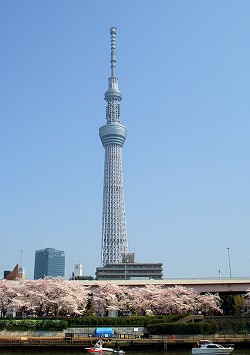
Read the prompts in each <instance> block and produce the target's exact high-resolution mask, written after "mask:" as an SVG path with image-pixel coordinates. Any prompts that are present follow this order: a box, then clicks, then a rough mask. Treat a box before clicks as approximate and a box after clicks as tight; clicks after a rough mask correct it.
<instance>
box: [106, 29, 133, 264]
mask: <svg viewBox="0 0 250 355" xmlns="http://www.w3.org/2000/svg"><path fill="white" fill-rule="evenodd" d="M110 35H111V61H110V63H111V77H110V78H109V79H108V90H107V91H106V92H105V100H106V101H107V107H106V119H107V123H106V124H105V125H104V126H102V127H101V128H100V129H99V136H100V138H101V141H102V144H103V147H104V149H105V161H104V186H103V213H102V265H103V266H105V265H107V264H112V263H121V262H122V256H123V254H124V253H128V241H127V230H126V217H125V205H124V191H123V175H122V146H123V144H124V142H125V139H126V136H127V128H126V127H124V126H123V125H121V124H120V102H121V99H122V95H121V93H120V91H119V89H118V79H117V78H116V76H115V69H116V28H115V27H112V28H111V29H110Z"/></svg>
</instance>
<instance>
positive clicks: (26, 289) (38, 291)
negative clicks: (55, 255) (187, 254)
mask: <svg viewBox="0 0 250 355" xmlns="http://www.w3.org/2000/svg"><path fill="white" fill-rule="evenodd" d="M0 310H1V315H2V316H5V315H6V312H7V311H13V310H16V311H19V312H20V313H21V314H22V315H29V314H32V315H35V316H38V317H41V316H48V315H50V316H55V317H57V316H66V315H71V316H73V315H74V316H82V315H84V314H86V313H90V312H93V313H94V314H97V315H105V314H107V312H108V311H114V310H116V311H122V310H131V312H132V313H133V314H140V315H143V314H146V313H147V312H148V311H151V312H152V313H153V314H157V315H159V314H180V313H181V314H187V313H193V314H194V313H197V312H198V311H201V312H202V313H205V314H211V313H213V314H215V313H216V314H218V313H221V308H220V298H219V296H218V295H212V294H205V295H200V294H199V293H198V292H197V291H195V290H194V289H190V288H185V287H182V286H175V287H163V286H160V285H149V286H145V287H127V286H118V285H115V284H112V283H99V284H95V285H93V286H86V285H85V284H84V282H81V281H68V280H65V279H62V278H48V279H43V280H34V281H33V280H32V281H29V280H25V281H6V280H1V281H0Z"/></svg>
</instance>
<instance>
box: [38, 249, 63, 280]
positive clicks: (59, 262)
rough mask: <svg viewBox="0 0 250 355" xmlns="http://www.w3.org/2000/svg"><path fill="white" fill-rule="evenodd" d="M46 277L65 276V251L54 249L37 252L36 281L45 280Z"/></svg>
mask: <svg viewBox="0 0 250 355" xmlns="http://www.w3.org/2000/svg"><path fill="white" fill-rule="evenodd" d="M45 276H52V277H57V276H61V277H64V276H65V253H64V251H62V250H55V249H53V248H45V249H42V250H36V252H35V268H34V279H35V280H37V279H43V278H44V277H45Z"/></svg>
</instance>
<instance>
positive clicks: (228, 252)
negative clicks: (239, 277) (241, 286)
mask: <svg viewBox="0 0 250 355" xmlns="http://www.w3.org/2000/svg"><path fill="white" fill-rule="evenodd" d="M227 256H228V265H229V273H230V277H232V270H231V262H230V251H229V248H227Z"/></svg>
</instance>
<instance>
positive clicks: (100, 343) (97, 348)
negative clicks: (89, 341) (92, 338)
mask: <svg viewBox="0 0 250 355" xmlns="http://www.w3.org/2000/svg"><path fill="white" fill-rule="evenodd" d="M85 349H86V350H87V352H88V353H104V352H107V353H112V352H113V348H105V347H103V341H102V340H101V339H100V340H98V342H97V343H96V344H95V345H94V346H92V347H91V348H85Z"/></svg>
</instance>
